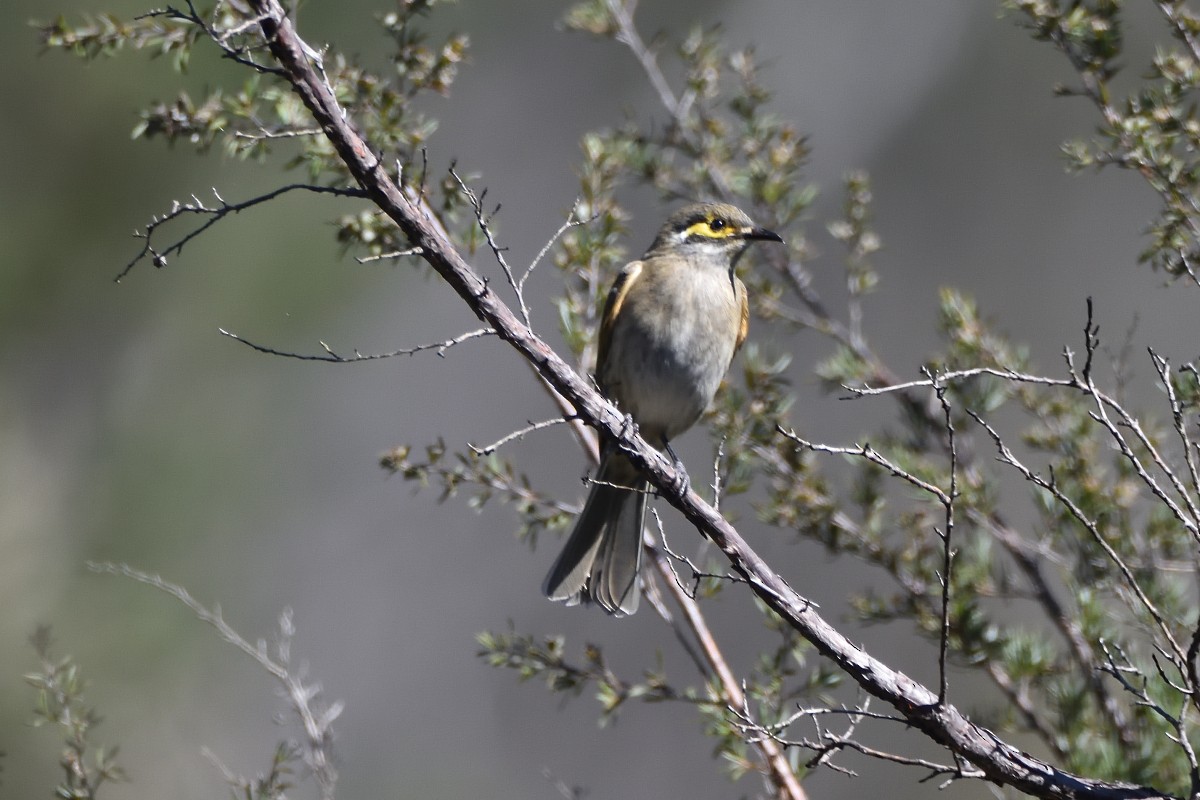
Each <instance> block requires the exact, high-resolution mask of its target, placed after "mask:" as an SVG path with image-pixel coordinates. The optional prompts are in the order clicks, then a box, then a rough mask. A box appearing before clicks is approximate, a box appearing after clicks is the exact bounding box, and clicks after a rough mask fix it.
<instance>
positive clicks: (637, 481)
mask: <svg viewBox="0 0 1200 800" xmlns="http://www.w3.org/2000/svg"><path fill="white" fill-rule="evenodd" d="M647 485H648V484H647V483H646V481H645V480H643V479H642V478H641V477H640V476H639V475H638V472H637V470H636V469H635V468H634V467H633V465H632V464H630V463H629V460H628V459H626V458H625V456H624V455H622V454H621V453H619V452H612V453H609V454H607V455H605V457H604V460H603V462H602V463H601V465H600V470H599V471H598V473H597V475H596V483H594V484H593V485H592V488H591V491H590V492H589V493H588V498H587V502H586V503H584V506H583V511H581V512H580V514H579V518H578V519H577V520H576V521H575V527H574V529H572V531H571V535H570V537H568V539H567V543H566V545H564V546H563V550H562V553H561V554H559V556H558V559H557V560H556V561H555V562H554V566H553V567H551V568H550V572H549V573H548V574H547V575H546V580H545V581H543V583H542V593H543V594H545V595H546V597H548V598H550V599H551V600H557V601H559V602H564V603H566V604H567V605H575V604H576V603H579V602H580V601H581V600H584V599H585V598H586V599H590V600H592V601H593V602H595V603H596V604H597V605H599V606H600V607H601V608H603V609H604V610H605V611H607V612H608V613H609V614H613V615H614V616H625V615H628V614H632V613H633V612H634V611H636V610H637V606H638V600H639V599H640V596H641V593H640V591H639V590H638V570H639V568H640V567H641V562H642V525H643V523H644V521H645V517H646V488H647Z"/></svg>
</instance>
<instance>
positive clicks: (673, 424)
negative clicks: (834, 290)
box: [599, 269, 744, 440]
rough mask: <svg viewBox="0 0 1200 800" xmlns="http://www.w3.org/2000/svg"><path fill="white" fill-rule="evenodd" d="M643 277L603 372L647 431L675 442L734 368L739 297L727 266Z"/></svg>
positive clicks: (619, 322) (651, 273)
mask: <svg viewBox="0 0 1200 800" xmlns="http://www.w3.org/2000/svg"><path fill="white" fill-rule="evenodd" d="M676 277H677V278H680V280H675V278H676ZM639 283H641V284H642V285H641V286H634V287H632V288H631V290H630V293H629V295H628V297H627V298H626V300H625V304H624V307H623V308H622V309H621V313H620V316H619V317H618V319H617V320H616V321H615V322H614V324H613V330H612V339H611V342H610V344H609V352H608V355H607V358H606V363H605V364H604V365H603V369H602V370H601V374H600V376H599V377H600V381H601V383H602V384H603V386H604V388H605V390H606V391H607V392H608V393H609V395H610V396H611V397H612V398H613V399H614V400H615V401H616V402H617V404H618V405H619V406H621V407H622V409H624V410H625V411H627V412H628V413H629V414H630V415H632V417H633V419H634V421H635V422H637V423H638V426H639V428H641V430H642V433H643V435H645V436H646V437H647V438H649V439H651V440H657V439H662V438H665V439H667V440H670V439H673V438H674V437H675V436H677V435H679V434H680V433H682V432H683V431H685V430H687V429H688V428H690V427H691V426H692V425H694V424H695V423H696V421H697V420H698V419H699V418H700V415H701V414H703V413H704V410H705V409H706V408H707V407H708V405H709V403H711V402H712V398H713V395H714V394H716V391H717V387H718V386H720V384H721V379H722V378H723V377H724V375H725V372H726V370H727V369H728V368H729V362H730V361H731V360H732V359H733V353H734V350H735V348H736V346H737V336H738V330H739V326H740V323H741V297H740V295H739V294H738V293H737V291H736V290H735V284H734V283H733V281H731V279H730V275H729V272H728V270H727V269H696V270H689V273H688V274H686V276H684V275H678V276H670V275H667V274H666V273H658V272H655V271H653V270H651V271H649V272H648V273H647V274H644V275H643V276H641V277H640V278H639ZM742 291H744V289H742Z"/></svg>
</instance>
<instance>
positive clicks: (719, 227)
mask: <svg viewBox="0 0 1200 800" xmlns="http://www.w3.org/2000/svg"><path fill="white" fill-rule="evenodd" d="M726 224H728V223H726V222H725V220H723V219H721V218H720V217H717V218H716V219H714V220H713V221H712V222H710V223H708V227H710V228H712V230H713V231H723V230H725V225H726Z"/></svg>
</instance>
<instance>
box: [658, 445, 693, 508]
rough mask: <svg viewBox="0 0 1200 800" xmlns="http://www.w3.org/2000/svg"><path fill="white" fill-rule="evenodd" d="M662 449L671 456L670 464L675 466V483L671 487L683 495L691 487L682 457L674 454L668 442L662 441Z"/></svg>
mask: <svg viewBox="0 0 1200 800" xmlns="http://www.w3.org/2000/svg"><path fill="white" fill-rule="evenodd" d="M663 445H664V447H663V449H664V450H666V451H667V455H669V456H670V457H671V466H673V467H675V483H674V485H673V486H672V487H671V488H672V489H674V490H675V491H677V492H678V493H679V494H680V495H685V494H687V493H688V491H689V490H690V489H691V488H692V479H691V477H690V476H689V475H688V474H687V469H686V468H685V467H684V466H683V459H681V458H680V457H679V456H678V455H676V454H675V450H674V449H672V447H671V443H670V442H664V443H663Z"/></svg>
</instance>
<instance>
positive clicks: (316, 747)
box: [88, 562, 341, 800]
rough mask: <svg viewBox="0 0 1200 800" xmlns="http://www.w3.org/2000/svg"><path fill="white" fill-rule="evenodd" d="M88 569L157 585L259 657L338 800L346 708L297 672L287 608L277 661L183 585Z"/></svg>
mask: <svg viewBox="0 0 1200 800" xmlns="http://www.w3.org/2000/svg"><path fill="white" fill-rule="evenodd" d="M88 569H90V570H92V571H93V572H99V573H103V574H108V575H120V576H124V577H126V578H131V579H132V580H135V581H137V582H138V583H144V584H146V585H147V586H152V587H154V588H155V589H158V590H159V591H161V592H165V593H166V594H169V595H171V596H172V597H174V598H175V599H176V600H178V601H179V602H181V603H183V604H184V605H185V606H187V607H188V608H189V609H191V611H192V613H193V614H195V615H196V617H197V618H198V619H200V621H201V622H205V623H207V624H208V625H211V626H212V627H213V628H214V629H215V630H216V631H217V633H218V634H219V635H220V636H221V638H222V639H224V640H225V641H226V642H228V643H229V644H232V645H233V646H234V647H236V648H237V649H239V650H241V651H242V652H243V653H245V654H246V655H248V656H250V658H252V659H254V661H255V662H257V663H258V665H259V666H261V667H262V668H263V669H265V670H266V671H267V672H269V673H270V674H271V675H272V676H273V677H274V678H275V679H276V680H277V681H279V684H280V685H281V686H282V687H283V690H284V693H285V695H286V697H287V698H288V701H289V702H290V704H291V706H292V710H293V711H295V712H296V715H297V716H298V717H299V718H300V721H301V724H302V726H303V729H304V734H305V748H304V759H305V762H306V763H307V764H308V766H309V768H310V769H312V771H313V777H314V778H315V779H316V781H317V785H318V786H320V788H321V797H322V798H323V800H332V798H333V796H334V787H335V786H336V785H337V770H336V769H335V768H334V766H333V759H332V755H331V747H332V744H333V728H332V727H331V725H332V723H333V721H334V720H335V719H337V717H338V715H339V714H340V713H341V704H340V703H337V702H335V703H333V704H332V705H327V704H325V703H324V702H320V703H314V702H313V701H314V700H316V699H317V698H318V697H319V696H320V693H321V687H320V686H319V685H315V684H306V683H305V682H304V680H303V676H302V675H299V674H296V673H295V672H293V671H292V670H291V667H290V661H291V654H290V644H291V638H292V635H293V634H294V633H295V627H294V626H293V624H292V616H291V611H290V610H285V611H284V612H283V614H282V615H280V618H279V639H278V642H277V655H276V657H275V658H272V657H271V655H270V654H269V653H268V651H267V645H266V642H265V641H262V640H259V642H258V644H257V645H252V644H250V642H248V641H246V640H245V639H244V638H242V636H241V634H239V633H238V632H237V631H235V630H234V629H233V628H232V627H230V625H229V623H227V622H226V621H225V619H224V617H222V616H221V609H220V608H217V607H214V608H212V609H208V608H206V607H205V606H203V605H202V604H201V603H200V602H199V601H198V600H196V599H195V598H194V597H192V595H191V594H190V593H189V592H188V590H187V589H184V588H183V587H182V586H179V585H178V584H175V583H170V582H169V581H166V580H163V579H162V577H160V576H158V575H151V574H149V573H146V572H142V571H140V570H136V569H134V568H133V567H130V566H129V565H127V564H113V563H108V562H88Z"/></svg>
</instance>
